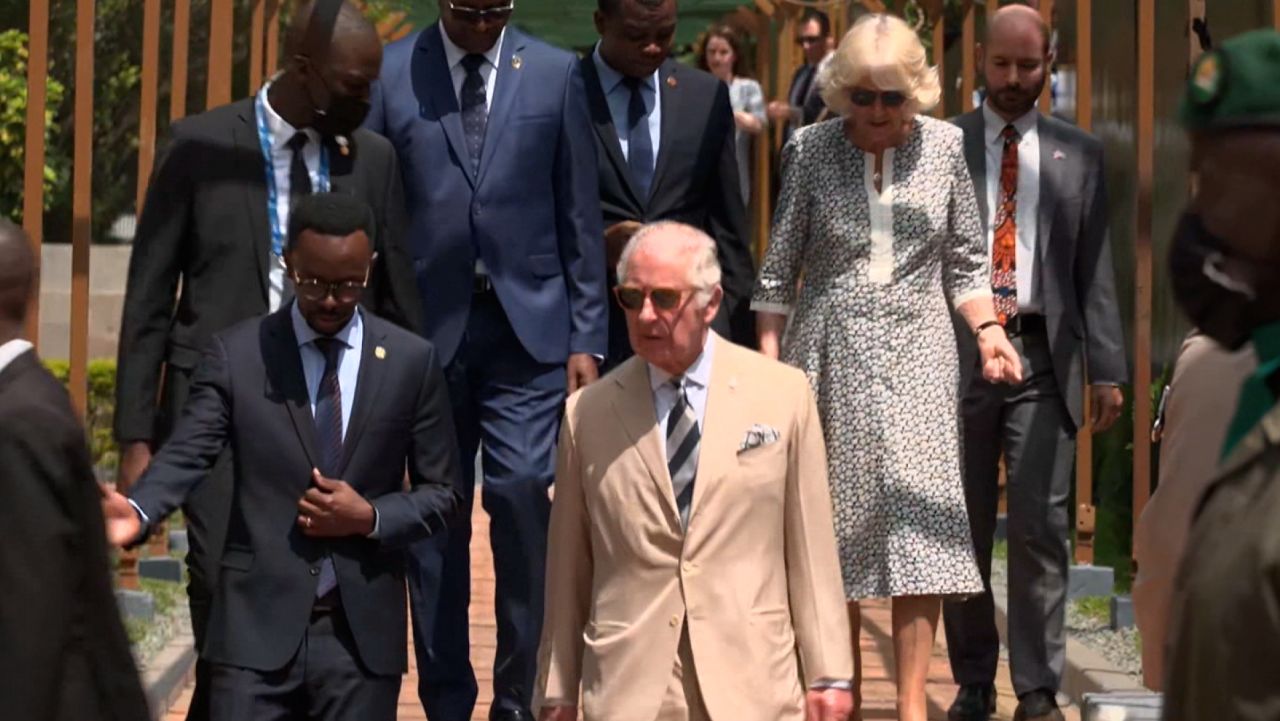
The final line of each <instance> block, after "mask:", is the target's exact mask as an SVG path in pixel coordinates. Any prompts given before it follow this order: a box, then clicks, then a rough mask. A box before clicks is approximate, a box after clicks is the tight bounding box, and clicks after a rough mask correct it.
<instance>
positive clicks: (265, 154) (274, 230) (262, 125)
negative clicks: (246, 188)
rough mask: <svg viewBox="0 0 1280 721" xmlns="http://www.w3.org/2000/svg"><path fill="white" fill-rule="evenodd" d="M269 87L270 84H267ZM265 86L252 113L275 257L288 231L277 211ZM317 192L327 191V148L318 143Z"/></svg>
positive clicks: (277, 197) (276, 191)
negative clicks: (256, 124)
mask: <svg viewBox="0 0 1280 721" xmlns="http://www.w3.org/2000/svg"><path fill="white" fill-rule="evenodd" d="M268 87H270V86H268ZM266 98H267V88H265V87H264V88H263V89H262V91H261V92H259V93H258V98H257V100H256V101H255V102H254V115H255V116H256V117H257V123H258V144H259V145H260V146H261V147H262V160H263V164H264V166H265V168H266V175H267V218H268V219H269V221H270V223H271V254H272V255H273V256H275V257H276V258H282V257H284V239H285V235H286V233H287V232H288V223H287V220H286V221H281V220H280V214H279V212H278V209H279V203H280V194H279V190H278V188H277V187H276V166H275V162H274V160H273V159H272V156H271V130H270V129H268V128H267V105H266V103H267V100H266ZM319 175H320V177H319V183H318V185H317V192H320V193H327V192H329V149H328V148H327V147H325V145H324V143H321V144H320V173H319Z"/></svg>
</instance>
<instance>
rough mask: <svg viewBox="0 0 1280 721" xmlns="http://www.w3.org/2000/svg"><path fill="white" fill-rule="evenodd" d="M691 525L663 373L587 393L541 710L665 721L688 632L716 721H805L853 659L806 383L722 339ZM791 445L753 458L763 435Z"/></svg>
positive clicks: (636, 375) (574, 417)
mask: <svg viewBox="0 0 1280 721" xmlns="http://www.w3.org/2000/svg"><path fill="white" fill-rule="evenodd" d="M714 342H715V343H716V346H715V350H714V353H713V356H712V369H711V382H710V388H709V390H708V396H707V407H706V415H705V417H704V419H703V425H702V429H703V430H702V444H701V448H700V452H699V459H698V472H697V478H696V479H695V481H694V484H695V485H694V493H693V501H692V506H691V511H690V517H689V525H688V530H687V531H685V530H683V529H682V528H681V524H680V518H679V516H678V515H677V512H676V503H675V499H674V496H673V494H672V490H671V479H670V476H669V474H668V472H667V465H666V456H665V454H664V453H663V450H662V449H663V445H662V439H661V438H660V437H659V435H658V434H659V429H658V427H657V421H656V416H655V411H654V405H653V395H652V391H651V389H650V383H649V374H648V367H647V365H646V364H645V362H644V361H643V360H641V359H640V358H639V357H635V358H632V359H631V360H629V361H627V362H626V363H624V364H623V365H622V366H620V367H619V368H618V369H617V370H615V371H614V372H613V373H611V374H610V375H608V376H606V377H605V378H604V379H603V380H601V381H600V382H598V383H596V384H594V385H592V386H589V387H587V388H586V389H585V390H583V391H581V392H579V393H576V394H575V395H573V396H572V397H571V398H570V399H569V402H568V407H567V409H566V412H565V419H564V424H563V426H562V428H561V434H560V446H559V457H558V461H557V469H556V495H555V501H554V503H553V504H552V510H551V531H550V545H549V550H548V554H547V597H546V615H545V617H544V621H543V633H542V645H541V648H540V650H539V654H538V680H537V683H536V686H535V707H541V706H543V705H547V702H552V705H555V702H559V703H561V704H572V703H575V702H576V701H577V699H578V692H579V687H581V690H582V708H583V712H584V716H585V718H586V719H587V721H653V719H654V718H655V717H657V715H658V713H659V708H660V704H661V703H662V701H663V695H664V693H665V692H666V690H667V689H668V688H669V686H670V685H671V679H672V667H673V663H674V662H675V660H676V655H677V648H678V644H679V642H680V637H681V633H682V631H683V629H684V626H685V625H686V624H687V625H688V634H689V641H690V645H691V650H692V657H693V661H694V664H695V667H696V671H697V677H698V679H699V683H700V689H701V691H702V697H703V702H704V704H705V707H706V710H707V712H708V714H709V715H710V717H711V718H713V719H733V720H734V721H791V720H796V721H799V720H802V719H803V718H804V687H805V686H807V685H808V684H810V683H812V682H813V681H816V680H818V679H850V678H852V676H853V660H852V652H851V648H850V643H849V625H848V619H847V617H846V615H845V613H846V612H845V602H844V594H843V590H842V587H841V579H840V566H839V562H838V560H837V555H836V543H835V534H834V530H833V526H832V516H831V498H830V493H829V490H828V487H827V472H826V449H825V447H824V445H823V439H822V431H821V428H820V427H819V422H818V414H817V409H816V407H815V406H814V401H813V396H812V393H811V392H810V389H809V384H808V382H807V380H806V379H805V377H804V375H803V374H802V373H801V372H800V371H798V370H796V369H794V368H790V367H788V366H785V365H783V364H781V363H777V362H775V361H772V360H769V359H767V358H765V357H764V356H762V355H760V354H758V353H755V352H752V351H749V350H746V349H744V348H741V347H739V346H735V345H732V344H730V343H729V342H727V341H725V340H723V339H722V338H720V337H718V336H717V337H716V338H715V341H714ZM756 424H760V425H763V426H768V427H771V428H772V429H775V430H776V431H777V432H778V434H779V438H778V440H777V441H776V442H773V443H769V444H766V445H760V446H756V447H754V448H750V449H746V450H741V451H740V444H741V443H742V441H743V440H744V437H745V436H746V435H747V431H748V430H749V429H751V428H752V427H753V426H754V425H756Z"/></svg>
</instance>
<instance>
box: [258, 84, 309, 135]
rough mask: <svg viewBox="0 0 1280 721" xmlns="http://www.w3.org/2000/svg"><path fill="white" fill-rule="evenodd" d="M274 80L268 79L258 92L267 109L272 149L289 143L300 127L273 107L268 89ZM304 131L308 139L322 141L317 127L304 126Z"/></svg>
mask: <svg viewBox="0 0 1280 721" xmlns="http://www.w3.org/2000/svg"><path fill="white" fill-rule="evenodd" d="M274 80H275V78H272V79H271V80H268V81H267V84H266V85H263V86H262V90H260V91H258V92H259V94H261V95H262V108H263V109H264V110H266V111H267V132H269V133H271V149H272V150H279V149H281V148H283V147H285V146H286V145H288V143H289V141H290V140H291V139H292V138H293V136H294V135H297V134H298V129H297V128H295V127H293V126H292V125H290V124H289V121H287V120H285V119H284V118H282V117H280V114H279V113H277V112H276V109H275V108H273V107H271V97H270V95H269V94H268V93H267V91H268V90H270V89H271V83H272V82H273V81H274ZM302 132H304V133H306V134H307V139H308V140H310V141H311V142H312V143H318V142H319V141H320V133H318V132H316V130H315V128H303V129H302ZM317 147H318V146H317Z"/></svg>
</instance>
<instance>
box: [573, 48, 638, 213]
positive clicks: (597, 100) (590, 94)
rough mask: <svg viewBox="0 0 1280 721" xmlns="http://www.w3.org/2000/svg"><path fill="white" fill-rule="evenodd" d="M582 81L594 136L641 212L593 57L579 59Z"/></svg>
mask: <svg viewBox="0 0 1280 721" xmlns="http://www.w3.org/2000/svg"><path fill="white" fill-rule="evenodd" d="M582 76H583V82H584V83H585V85H586V87H587V106H588V107H589V108H590V110H591V124H592V125H594V126H595V129H596V135H598V136H600V143H601V145H602V146H603V147H604V151H605V155H608V156H609V162H611V163H613V167H614V170H615V171H616V173H617V176H618V177H619V178H620V179H621V180H622V186H623V187H624V188H626V191H627V194H628V195H629V196H630V197H631V201H632V202H634V203H635V204H636V206H637V207H638V208H640V209H641V210H643V209H644V206H645V204H644V203H643V202H641V200H640V191H639V190H637V189H636V186H635V183H634V182H633V181H632V180H631V168H630V166H628V165H627V159H626V157H625V156H623V154H622V143H620V142H619V141H618V128H617V127H616V126H615V125H614V124H613V115H612V114H611V113H610V112H609V100H608V98H606V97H605V94H604V87H603V86H602V85H601V84H600V73H599V72H597V71H596V61H595V54H594V53H592V54H590V55H587V57H586V58H584V59H583V60H582Z"/></svg>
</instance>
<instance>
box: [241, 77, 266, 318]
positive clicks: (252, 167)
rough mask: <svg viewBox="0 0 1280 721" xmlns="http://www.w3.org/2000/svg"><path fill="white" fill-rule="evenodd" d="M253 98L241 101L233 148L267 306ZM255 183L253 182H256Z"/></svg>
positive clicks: (262, 174)
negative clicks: (242, 181) (242, 179)
mask: <svg viewBox="0 0 1280 721" xmlns="http://www.w3.org/2000/svg"><path fill="white" fill-rule="evenodd" d="M255 103H256V99H252V98H251V99H249V100H242V101H240V112H239V116H240V123H239V124H237V125H236V126H234V128H233V129H232V140H233V142H234V144H235V148H236V160H235V162H236V164H237V166H238V171H239V172H238V173H237V174H238V175H239V176H240V177H242V178H244V179H245V180H246V181H247V182H244V183H241V186H240V187H241V188H242V190H243V194H244V202H245V212H246V217H247V218H248V219H249V230H250V239H251V240H252V241H253V246H254V250H255V252H254V254H253V255H254V257H255V258H256V259H257V261H258V284H259V287H260V290H261V291H262V301H263V303H264V304H265V303H268V302H269V301H268V296H267V274H268V273H269V272H270V268H271V265H270V264H271V223H272V220H271V219H270V218H268V217H267V185H266V173H267V170H266V168H267V165H266V160H265V159H264V158H263V157H262V141H261V139H260V138H259V137H258V117H257V110H256V105H255ZM255 181H256V182H255Z"/></svg>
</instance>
